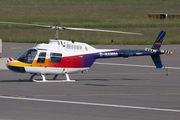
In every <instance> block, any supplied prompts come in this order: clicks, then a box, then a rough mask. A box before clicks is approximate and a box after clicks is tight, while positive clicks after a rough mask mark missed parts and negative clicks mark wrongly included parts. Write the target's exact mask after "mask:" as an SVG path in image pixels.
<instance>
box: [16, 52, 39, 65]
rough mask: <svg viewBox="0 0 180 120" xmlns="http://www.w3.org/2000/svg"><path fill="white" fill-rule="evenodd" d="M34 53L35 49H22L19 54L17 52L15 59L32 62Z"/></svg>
mask: <svg viewBox="0 0 180 120" xmlns="http://www.w3.org/2000/svg"><path fill="white" fill-rule="evenodd" d="M36 54H37V50H36V49H28V50H25V51H23V52H22V53H21V54H19V55H18V56H17V57H16V58H15V60H18V61H20V62H24V63H32V62H33V60H34V58H35V56H36Z"/></svg>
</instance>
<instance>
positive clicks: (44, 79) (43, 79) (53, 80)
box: [30, 73, 76, 82]
mask: <svg viewBox="0 0 180 120" xmlns="http://www.w3.org/2000/svg"><path fill="white" fill-rule="evenodd" d="M35 75H36V74H33V75H32V76H31V77H30V80H32V81H34V82H75V81H76V80H70V78H69V75H68V74H67V73H65V75H66V80H56V78H57V76H58V75H55V76H54V78H53V79H52V80H46V78H45V76H44V75H43V74H41V77H42V80H35V79H33V77H34V76H35Z"/></svg>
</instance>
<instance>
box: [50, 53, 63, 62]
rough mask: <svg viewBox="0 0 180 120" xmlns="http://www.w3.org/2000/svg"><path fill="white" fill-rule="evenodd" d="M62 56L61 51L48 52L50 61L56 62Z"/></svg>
mask: <svg viewBox="0 0 180 120" xmlns="http://www.w3.org/2000/svg"><path fill="white" fill-rule="evenodd" d="M61 58H62V54H61V53H51V54H50V62H57V63H60V62H61Z"/></svg>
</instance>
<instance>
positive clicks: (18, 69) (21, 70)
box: [6, 61, 26, 73]
mask: <svg viewBox="0 0 180 120" xmlns="http://www.w3.org/2000/svg"><path fill="white" fill-rule="evenodd" d="M17 63H18V62H17V61H12V62H9V63H7V64H6V67H7V68H8V69H9V70H11V71H14V72H19V73H25V72H26V71H25V68H24V67H22V66H18V64H17Z"/></svg>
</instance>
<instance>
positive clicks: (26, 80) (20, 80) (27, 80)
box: [0, 79, 33, 82]
mask: <svg viewBox="0 0 180 120" xmlns="http://www.w3.org/2000/svg"><path fill="white" fill-rule="evenodd" d="M0 82H33V81H32V80H29V79H23V80H22V79H18V80H0Z"/></svg>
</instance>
